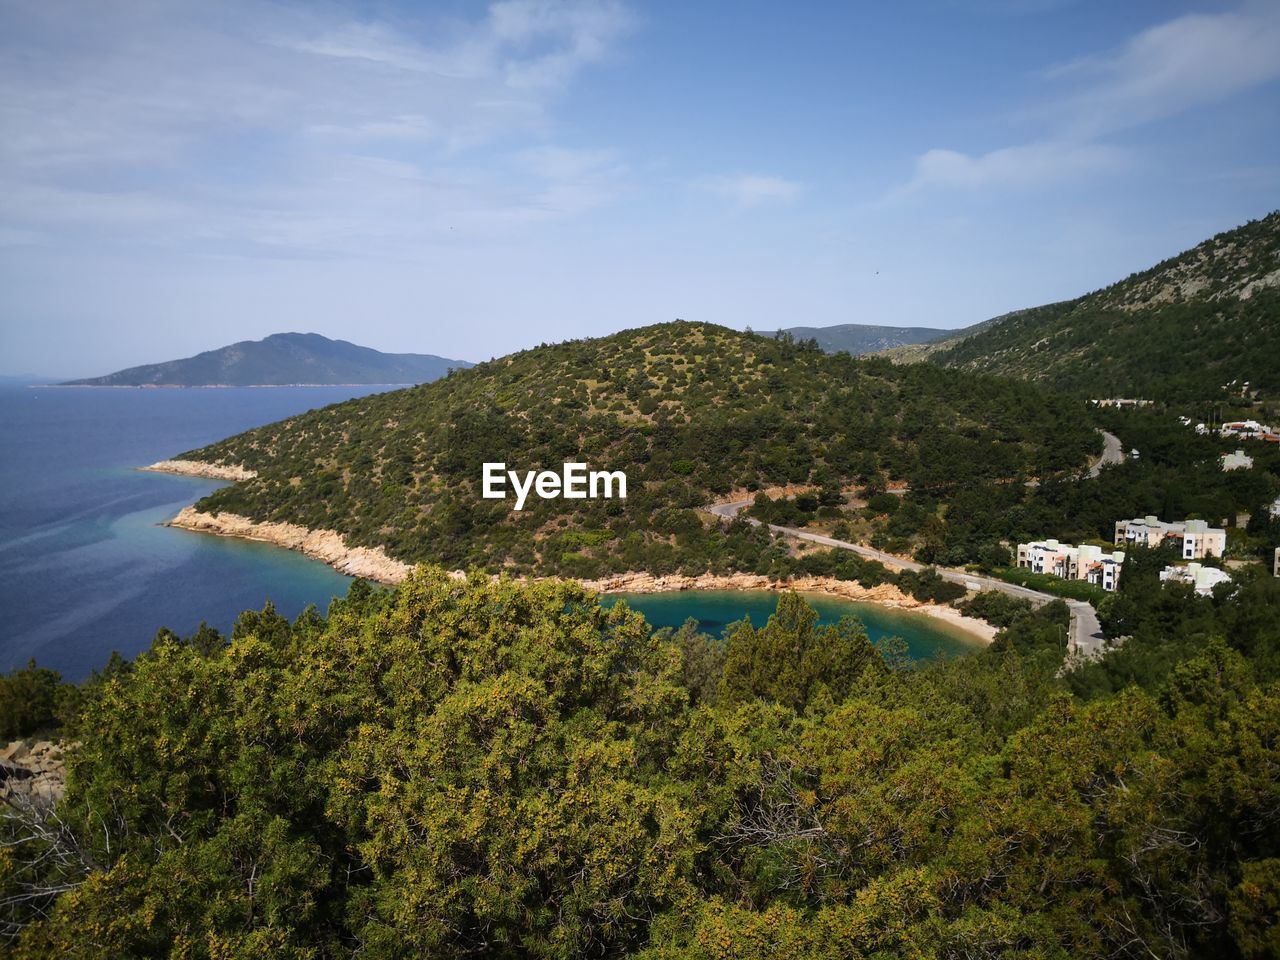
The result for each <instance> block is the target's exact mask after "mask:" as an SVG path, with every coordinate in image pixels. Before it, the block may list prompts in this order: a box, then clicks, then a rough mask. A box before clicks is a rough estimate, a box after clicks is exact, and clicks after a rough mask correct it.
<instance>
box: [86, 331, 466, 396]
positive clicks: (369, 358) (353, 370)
mask: <svg viewBox="0 0 1280 960" xmlns="http://www.w3.org/2000/svg"><path fill="white" fill-rule="evenodd" d="M469 366H471V364H469V363H467V362H466V361H463V360H447V359H445V358H444V357H437V356H433V355H432V354H423V353H381V352H379V351H377V350H373V349H371V348H369V347H360V346H357V345H356V344H354V343H348V342H347V341H345V340H330V339H329V338H328V337H322V336H320V334H318V333H276V334H272V335H271V336H269V337H267V338H265V339H263V340H243V341H241V342H239V343H233V344H231V346H229V347H222V348H221V349H219V350H208V351H206V352H204V353H200V354H197V355H196V356H194V357H187V358H185V359H183V360H170V361H168V362H167V363H151V364H146V365H145V366H140V367H130V368H129V369H127V370H120V371H119V372H117V373H112V374H108V375H107V376H105V377H92V378H89V379H86V380H72V381H70V382H69V383H68V385H69V386H93V387H123V386H181V387H201V386H236V387H248V386H266V385H272V384H275V385H296V384H355V383H425V382H426V381H428V380H434V379H436V378H437V377H442V376H444V375H445V374H446V373H448V372H449V369H450V368H451V367H452V368H461V367H469Z"/></svg>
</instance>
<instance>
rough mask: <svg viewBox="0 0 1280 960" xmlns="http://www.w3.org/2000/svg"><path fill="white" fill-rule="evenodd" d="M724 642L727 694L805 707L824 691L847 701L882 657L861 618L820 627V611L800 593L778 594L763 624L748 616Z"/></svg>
mask: <svg viewBox="0 0 1280 960" xmlns="http://www.w3.org/2000/svg"><path fill="white" fill-rule="evenodd" d="M724 642H725V646H726V653H725V662H724V685H723V688H722V691H721V695H722V697H723V698H724V699H725V700H726V701H728V702H730V703H741V702H743V701H747V700H754V699H757V698H759V699H764V700H768V701H771V702H773V703H779V704H782V705H783V706H787V707H790V708H792V709H793V710H799V709H801V708H803V706H804V705H805V704H806V703H808V702H809V701H810V700H811V699H812V698H814V697H815V696H817V695H818V693H819V691H822V694H823V695H824V696H829V697H831V698H832V699H834V700H837V701H839V700H843V699H844V698H845V697H846V696H848V695H849V692H850V691H851V690H852V689H853V687H854V684H855V683H856V682H857V681H858V679H859V677H860V676H861V675H862V672H863V671H864V670H866V669H868V668H875V667H878V666H879V665H880V662H881V661H880V658H879V656H878V655H877V654H876V649H875V647H873V646H872V645H871V641H870V640H868V639H867V633H866V630H865V629H864V628H863V626H862V624H861V623H860V622H859V621H858V620H857V619H856V618H854V617H841V618H840V622H839V623H837V624H835V625H833V626H826V627H820V626H818V612H817V611H816V610H814V609H813V608H812V607H811V606H809V605H808V604H807V603H805V602H804V599H803V598H802V597H801V596H800V595H799V594H798V593H794V592H791V593H784V594H783V595H782V596H781V597H780V598H779V599H778V609H777V610H776V611H775V612H774V613H773V615H772V616H770V617H769V622H768V623H767V624H765V626H764V627H763V628H761V629H759V630H757V629H756V628H755V627H753V626H752V625H751V621H750V620H744V621H742V622H741V623H738V624H735V625H733V626H731V627H730V628H729V630H728V631H727V633H726V635H725V641H724Z"/></svg>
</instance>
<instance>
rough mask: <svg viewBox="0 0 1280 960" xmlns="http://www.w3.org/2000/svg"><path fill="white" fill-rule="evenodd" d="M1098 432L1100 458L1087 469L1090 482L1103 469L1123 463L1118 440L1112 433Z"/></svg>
mask: <svg viewBox="0 0 1280 960" xmlns="http://www.w3.org/2000/svg"><path fill="white" fill-rule="evenodd" d="M1098 432H1099V433H1100V434H1102V456H1100V457H1099V458H1098V461H1097V462H1096V463H1095V464H1094V465H1093V466H1092V467H1090V468H1089V479H1090V480H1092V479H1094V478H1095V477H1096V476H1097V475H1098V474H1100V473H1101V472H1102V468H1103V467H1106V466H1110V465H1112V464H1116V463H1124V447H1123V446H1121V444H1120V438H1119V437H1117V436H1116V435H1115V434H1114V433H1107V431H1105V430H1099V431H1098Z"/></svg>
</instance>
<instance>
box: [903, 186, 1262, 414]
mask: <svg viewBox="0 0 1280 960" xmlns="http://www.w3.org/2000/svg"><path fill="white" fill-rule="evenodd" d="M891 355H892V356H893V357H894V359H897V360H919V359H929V360H930V361H932V362H934V363H938V364H942V365H944V366H949V367H960V368H963V369H966V370H975V371H981V372H984V373H996V374H1002V375H1006V376H1014V377H1019V378H1021V379H1025V380H1032V381H1036V382H1039V383H1043V384H1046V385H1048V386H1050V387H1052V388H1055V389H1059V390H1071V391H1078V392H1082V393H1089V394H1092V395H1094V396H1142V397H1150V398H1153V399H1168V400H1172V399H1198V398H1203V397H1207V396H1214V395H1216V394H1217V393H1218V391H1219V390H1220V388H1221V387H1222V385H1223V384H1226V383H1228V382H1230V381H1232V380H1241V381H1243V380H1248V381H1250V382H1251V384H1252V385H1253V386H1254V387H1257V388H1262V389H1264V390H1267V391H1277V390H1280V363H1277V362H1276V358H1277V357H1280V211H1278V212H1276V213H1272V214H1271V215H1270V216H1268V217H1265V218H1264V219H1262V220H1255V221H1252V222H1250V223H1248V224H1245V225H1244V226H1242V227H1239V228H1237V229H1235V230H1230V231H1227V232H1225V233H1221V234H1218V235H1217V236H1215V237H1214V238H1213V239H1211V240H1206V241H1205V242H1204V243H1202V244H1200V245H1198V246H1197V247H1195V248H1194V249H1192V250H1188V251H1186V252H1185V253H1182V254H1179V255H1178V256H1176V257H1172V258H1170V259H1168V260H1165V261H1164V262H1162V263H1159V264H1157V265H1156V266H1154V267H1152V268H1151V269H1149V270H1145V271H1143V272H1141V273H1136V274H1133V275H1131V276H1130V277H1128V278H1127V279H1125V280H1122V281H1120V282H1119V283H1116V284H1113V285H1112V286H1110V287H1106V288H1105V289H1102V290H1099V291H1097V292H1095V293H1091V294H1088V295H1086V296H1083V297H1080V298H1078V299H1076V300H1070V301H1066V302H1063V303H1056V304H1048V305H1046V306H1043V307H1035V308H1032V309H1030V310H1020V311H1017V312H1015V313H1011V314H1007V315H1006V316H1004V317H999V318H996V319H995V320H989V321H987V322H986V323H983V324H979V325H977V326H975V327H969V328H967V329H966V330H963V331H959V333H958V335H957V336H955V337H952V338H950V339H948V340H945V341H941V342H938V343H935V344H931V345H929V346H928V347H927V348H923V349H920V348H911V347H906V348H901V349H899V350H895V351H891Z"/></svg>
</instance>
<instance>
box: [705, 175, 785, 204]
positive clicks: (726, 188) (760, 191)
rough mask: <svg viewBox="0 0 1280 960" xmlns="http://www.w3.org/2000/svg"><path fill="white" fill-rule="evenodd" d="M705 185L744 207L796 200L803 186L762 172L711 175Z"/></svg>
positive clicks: (713, 191)
mask: <svg viewBox="0 0 1280 960" xmlns="http://www.w3.org/2000/svg"><path fill="white" fill-rule="evenodd" d="M703 186H705V187H706V189H708V190H710V191H711V192H712V193H715V194H718V195H720V196H722V197H724V198H726V199H728V200H732V201H733V202H734V203H736V204H738V205H739V206H743V207H755V206H759V205H760V204H762V203H774V202H787V201H790V200H794V199H795V198H796V197H797V196H798V195H799V193H800V189H801V186H800V184H799V183H796V182H795V181H794V180H784V179H782V178H781V177H769V176H763V175H760V174H742V175H739V176H731V177H711V178H708V179H707V180H705V181H703Z"/></svg>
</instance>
